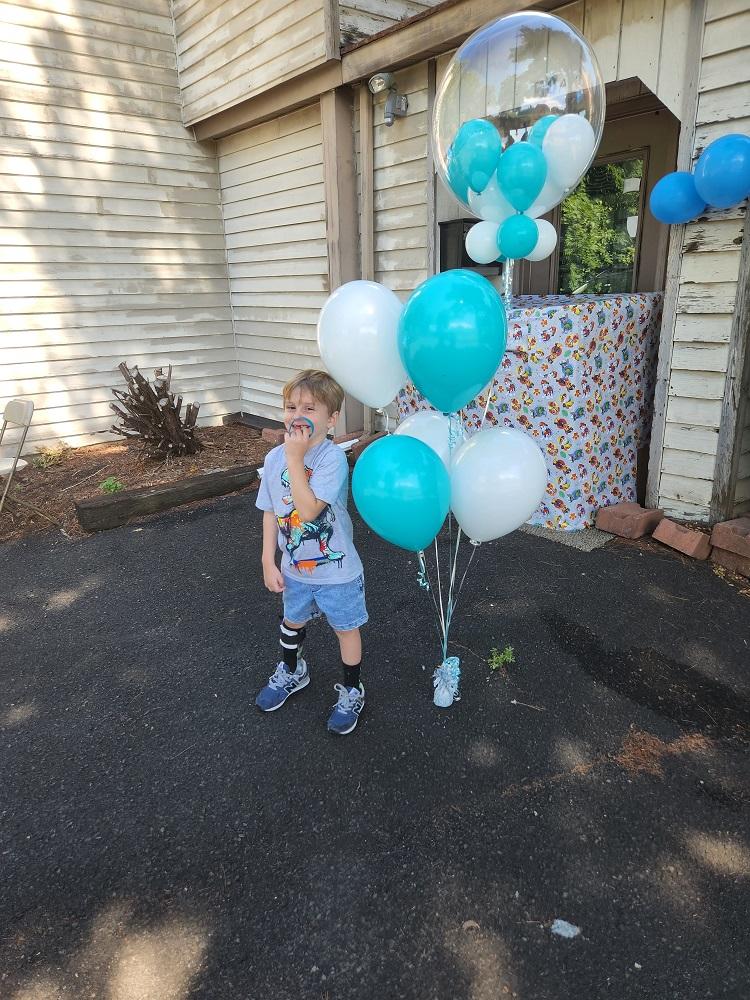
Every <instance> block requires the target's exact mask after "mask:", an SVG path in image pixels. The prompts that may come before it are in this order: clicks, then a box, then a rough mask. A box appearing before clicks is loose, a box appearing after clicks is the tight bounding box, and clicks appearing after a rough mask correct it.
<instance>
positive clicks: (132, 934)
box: [0, 494, 750, 1000]
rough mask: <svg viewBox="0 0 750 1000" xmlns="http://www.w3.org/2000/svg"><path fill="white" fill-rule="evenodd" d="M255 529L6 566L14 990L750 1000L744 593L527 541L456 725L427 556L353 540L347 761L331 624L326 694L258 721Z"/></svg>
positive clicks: (476, 624) (481, 602) (43, 996)
mask: <svg viewBox="0 0 750 1000" xmlns="http://www.w3.org/2000/svg"><path fill="white" fill-rule="evenodd" d="M253 502H254V496H253V495H252V494H244V495H237V496H234V497H231V498H227V499H224V500H220V501H216V502H215V503H213V504H211V505H209V506H206V507H203V508H200V509H196V510H192V511H187V512H182V513H174V514H171V515H167V516H164V517H161V518H159V519H154V520H151V521H149V522H144V523H143V524H142V525H138V526H129V527H126V528H122V529H118V530H115V531H111V532H106V533H102V534H100V535H97V536H94V537H91V538H89V539H87V540H85V541H83V542H75V543H71V542H68V541H65V540H64V539H62V538H59V537H56V536H54V535H46V536H42V537H36V538H33V539H31V540H29V541H28V542H26V543H17V544H13V545H9V546H5V547H3V548H2V549H0V682H1V683H0V780H1V782H2V784H1V785H0V789H1V792H2V798H1V799H0V859H1V861H2V868H1V869H0V870H1V871H2V893H0V997H2V998H4V1000H5V998H8V1000H51V998H58V997H64V998H71V1000H84V998H95V1000H99V998H101V1000H146V998H148V1000H187V998H200V1000H230V998H231V1000H256V998H257V1000H261V998H263V1000H307V998H311V1000H312V998H315V1000H360V998H362V1000H369V998H373V1000H374V998H377V1000H381V998H388V1000H498V998H500V1000H502V998H504V997H517V998H521V1000H564V998H571V1000H595V998H600V997H601V998H605V997H606V998H614V1000H629V998H635V997H638V998H649V1000H662V998H663V1000H693V998H695V1000H706V998H719V997H721V998H733V1000H747V997H748V996H749V995H750V985H749V984H750V951H749V950H748V947H747V941H748V932H749V931H750V919H749V913H750V903H749V902H748V900H749V898H750V894H749V888H750V886H749V883H750V822H749V813H750V791H749V789H750V780H749V779H750V757H749V755H748V746H749V745H750V735H749V734H750V600H748V598H747V597H745V596H742V595H741V594H739V593H738V592H737V591H736V590H733V589H732V588H730V587H729V586H727V585H726V584H725V583H724V582H723V581H721V580H719V579H717V577H716V576H714V574H713V573H712V571H711V568H710V567H709V566H707V565H703V564H695V563H689V562H687V561H686V560H682V559H680V558H675V557H672V556H671V555H670V554H668V553H667V552H660V553H646V554H644V553H642V552H641V551H639V550H638V549H636V548H632V547H625V546H620V545H609V546H607V547H606V548H604V549H599V550H596V551H594V552H591V553H584V552H580V551H577V550H574V549H570V548H563V547H561V546H559V545H555V544H554V543H551V542H549V541H547V540H546V539H542V538H538V537H532V536H528V535H523V534H518V533H516V534H515V535H513V536H511V537H509V538H507V539H504V540H502V541H500V542H496V543H490V544H487V545H484V546H482V547H481V549H480V550H479V552H478V554H477V557H476V560H475V562H474V566H473V573H472V574H471V575H470V577H469V580H468V582H467V586H466V591H465V597H464V598H462V600H463V610H462V611H461V612H460V613H459V616H458V620H457V622H456V625H455V632H454V638H455V640H456V644H457V645H456V648H455V650H454V651H455V652H457V653H458V654H459V655H461V656H462V665H463V673H464V683H463V689H462V699H461V701H460V702H458V703H457V704H456V705H454V706H453V708H452V709H450V710H447V711H441V710H439V709H436V708H435V707H434V706H433V704H432V700H431V695H432V692H431V684H430V673H431V670H432V669H433V667H434V666H435V661H436V652H437V651H436V644H435V639H434V635H435V633H434V626H433V612H432V606H431V604H430V603H429V598H428V597H427V596H426V595H425V594H424V592H423V591H421V590H420V588H419V587H418V585H417V582H416V567H415V565H414V562H413V559H412V560H411V562H409V560H410V558H411V557H409V556H408V555H406V554H404V553H402V552H399V551H397V550H395V549H393V548H391V547H389V546H387V545H386V544H385V543H384V542H381V541H380V540H379V539H377V538H376V537H374V536H372V535H371V534H370V533H369V532H368V531H367V529H366V528H364V527H363V526H362V525H361V524H358V525H357V528H358V542H359V547H360V551H361V553H362V556H363V561H364V563H365V568H366V579H367V597H368V605H369V609H370V615H371V622H370V624H369V625H368V626H367V629H366V632H365V642H366V658H365V671H364V674H363V679H364V682H365V685H366V687H367V692H368V704H367V708H366V710H365V714H364V716H363V718H362V722H361V724H360V726H359V728H358V729H357V731H356V732H355V733H354V734H352V735H351V736H349V737H345V738H335V737H332V736H330V735H329V734H328V733H327V732H326V729H325V720H326V718H327V715H328V712H329V710H330V707H331V705H332V704H333V702H334V701H335V695H334V692H333V684H334V683H335V682H336V681H338V680H339V677H338V670H337V667H336V662H337V660H336V656H335V652H336V650H335V647H334V643H333V642H332V636H331V635H330V634H328V633H327V631H326V630H325V629H324V628H323V627H321V626H316V627H315V629H314V630H311V632H312V634H311V637H310V640H309V642H308V647H307V648H308V654H309V661H310V664H311V669H312V672H313V683H312V684H311V685H310V687H309V688H308V689H307V690H306V691H305V692H304V693H302V694H300V695H299V696H298V697H297V698H296V699H295V700H292V701H291V702H290V703H289V704H288V705H286V706H285V707H284V709H283V710H281V711H280V712H277V713H274V714H272V715H269V716H262V715H260V714H259V713H257V712H256V710H255V709H254V707H253V697H254V694H255V691H256V689H257V687H258V686H259V685H260V684H261V683H262V682H263V680H264V678H265V677H266V676H267V674H268V673H269V672H270V669H272V667H273V665H274V663H275V659H276V630H277V619H276V615H277V611H278V608H277V606H276V602H275V599H274V598H273V597H272V596H271V595H268V594H267V593H266V592H265V591H264V589H263V586H262V580H261V578H260V574H259V572H258V565H259V555H260V523H261V518H260V514H259V512H257V511H256V510H255V508H254V506H253ZM507 644H510V645H512V646H513V647H514V650H515V653H516V661H517V662H516V663H515V664H514V665H513V666H512V667H511V668H510V675H509V677H508V678H503V677H501V676H499V675H497V674H491V673H490V671H489V669H488V667H487V665H486V662H485V661H486V658H487V656H488V655H489V652H490V649H491V648H492V647H500V648H502V647H504V646H505V645H507ZM555 919H561V920H565V921H568V922H569V923H571V924H573V925H575V926H576V927H577V928H580V933H578V934H577V936H576V937H574V938H571V939H566V938H562V937H559V936H557V935H556V934H554V933H553V932H552V925H553V921H554V920H555Z"/></svg>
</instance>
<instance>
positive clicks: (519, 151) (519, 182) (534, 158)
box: [497, 142, 547, 212]
mask: <svg viewBox="0 0 750 1000" xmlns="http://www.w3.org/2000/svg"><path fill="white" fill-rule="evenodd" d="M546 179H547V160H546V158H545V156H544V153H543V152H542V151H541V149H540V148H539V147H538V146H535V145H534V144H533V143H531V142H516V143H514V144H513V145H512V146H509V147H508V148H507V149H506V150H505V152H504V153H503V155H502V156H501V157H500V163H499V164H498V167H497V182H498V185H499V186H500V190H501V191H502V192H503V194H504V195H505V197H506V198H507V199H508V201H509V202H510V203H511V205H512V206H513V208H515V209H516V210H517V211H519V212H525V211H526V209H527V208H529V207H530V206H531V205H532V204H533V202H534V200H535V199H536V197H537V195H538V194H539V192H540V191H541V190H542V188H543V187H544V182H545V180H546Z"/></svg>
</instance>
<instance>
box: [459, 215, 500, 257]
mask: <svg viewBox="0 0 750 1000" xmlns="http://www.w3.org/2000/svg"><path fill="white" fill-rule="evenodd" d="M499 228H500V227H499V226H498V224H497V223H496V222H477V223H475V225H473V226H472V227H471V229H470V230H469V231H468V233H467V234H466V252H467V254H468V255H469V256H470V257H471V259H472V260H473V261H474V262H475V263H477V264H491V263H492V262H493V261H494V260H497V258H498V257H499V256H500V248H499V247H498V245H497V231H498V229H499Z"/></svg>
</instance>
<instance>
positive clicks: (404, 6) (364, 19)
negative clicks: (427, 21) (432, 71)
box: [338, 0, 443, 46]
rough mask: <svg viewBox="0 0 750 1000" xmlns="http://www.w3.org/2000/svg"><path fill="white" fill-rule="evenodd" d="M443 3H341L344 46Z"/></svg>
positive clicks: (374, 0)
mask: <svg viewBox="0 0 750 1000" xmlns="http://www.w3.org/2000/svg"><path fill="white" fill-rule="evenodd" d="M442 2H443V0H352V2H351V3H340V4H339V8H338V9H339V18H340V24H341V44H342V45H344V46H345V45H352V44H354V43H355V42H359V41H361V40H362V39H363V38H369V36H370V35H377V34H378V33H379V32H381V31H385V30H386V29H387V28H392V27H393V26H394V25H395V24H398V23H399V21H405V20H407V18H410V17H414V16H415V15H417V14H423V13H424V12H425V11H426V10H429V9H430V8H431V7H437V6H439V5H440V4H441V3H442Z"/></svg>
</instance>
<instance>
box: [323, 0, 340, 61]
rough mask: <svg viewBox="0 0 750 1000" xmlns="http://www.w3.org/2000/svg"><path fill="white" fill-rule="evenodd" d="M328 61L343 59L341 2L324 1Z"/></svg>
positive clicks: (335, 0)
mask: <svg viewBox="0 0 750 1000" xmlns="http://www.w3.org/2000/svg"><path fill="white" fill-rule="evenodd" d="M323 28H324V30H325V49H326V59H341V14H340V9H339V0H323Z"/></svg>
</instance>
